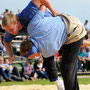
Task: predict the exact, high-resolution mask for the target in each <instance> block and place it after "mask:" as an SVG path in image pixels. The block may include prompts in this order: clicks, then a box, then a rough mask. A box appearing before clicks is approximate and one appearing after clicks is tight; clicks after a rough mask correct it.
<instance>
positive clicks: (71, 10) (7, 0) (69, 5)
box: [0, 0, 90, 23]
mask: <svg viewBox="0 0 90 90" xmlns="http://www.w3.org/2000/svg"><path fill="white" fill-rule="evenodd" d="M49 1H50V2H51V4H52V6H53V7H54V8H55V9H56V10H58V11H59V12H63V13H66V14H70V15H72V16H75V17H77V18H79V19H80V20H81V21H82V22H83V23H84V21H85V20H86V19H88V20H89V21H90V11H89V9H90V0H49ZM29 2H30V0H1V2H0V14H1V13H2V12H4V10H5V9H6V8H7V9H9V10H13V11H14V13H15V14H16V13H17V10H18V9H20V10H22V9H23V8H24V7H25V6H26V5H27V4H28V3H29Z"/></svg>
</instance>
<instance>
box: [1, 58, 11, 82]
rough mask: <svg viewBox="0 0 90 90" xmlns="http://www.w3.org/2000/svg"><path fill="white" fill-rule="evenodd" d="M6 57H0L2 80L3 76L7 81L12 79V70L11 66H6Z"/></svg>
mask: <svg viewBox="0 0 90 90" xmlns="http://www.w3.org/2000/svg"><path fill="white" fill-rule="evenodd" d="M3 62H4V59H3V58H2V57H0V81H1V78H2V77H3V78H4V79H5V80H6V81H12V80H11V78H10V76H11V74H10V71H9V67H7V65H6V66H5V64H3Z"/></svg>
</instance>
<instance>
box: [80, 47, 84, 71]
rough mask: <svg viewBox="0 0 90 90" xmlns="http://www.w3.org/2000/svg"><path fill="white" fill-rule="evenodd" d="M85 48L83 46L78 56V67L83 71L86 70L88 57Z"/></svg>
mask: <svg viewBox="0 0 90 90" xmlns="http://www.w3.org/2000/svg"><path fill="white" fill-rule="evenodd" d="M85 55H86V54H85V48H84V47H82V48H81V50H80V53H79V56H78V69H81V70H82V71H84V70H86V57H85Z"/></svg>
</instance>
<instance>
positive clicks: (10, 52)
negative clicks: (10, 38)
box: [4, 42, 15, 62]
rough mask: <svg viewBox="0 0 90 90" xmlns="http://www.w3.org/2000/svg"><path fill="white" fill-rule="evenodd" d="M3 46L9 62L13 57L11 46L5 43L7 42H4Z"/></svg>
mask: <svg viewBox="0 0 90 90" xmlns="http://www.w3.org/2000/svg"><path fill="white" fill-rule="evenodd" d="M4 46H5V48H6V51H7V54H8V55H9V61H10V62H11V61H13V60H14V58H15V56H14V54H13V49H12V45H11V42H9V43H7V42H4Z"/></svg>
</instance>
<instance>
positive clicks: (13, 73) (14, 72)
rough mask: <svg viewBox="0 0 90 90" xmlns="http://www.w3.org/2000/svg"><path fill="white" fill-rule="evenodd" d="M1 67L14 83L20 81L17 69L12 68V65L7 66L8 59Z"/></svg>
mask: <svg viewBox="0 0 90 90" xmlns="http://www.w3.org/2000/svg"><path fill="white" fill-rule="evenodd" d="M3 66H5V67H7V70H5V71H6V74H7V76H8V77H9V78H11V79H12V80H15V81H22V78H21V76H20V73H19V70H18V68H17V67H12V65H9V61H8V59H4V64H3Z"/></svg>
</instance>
